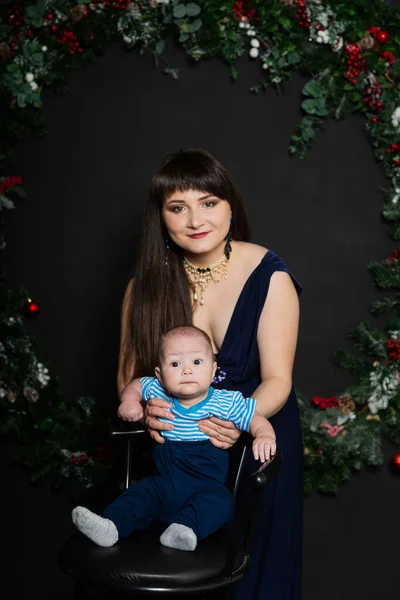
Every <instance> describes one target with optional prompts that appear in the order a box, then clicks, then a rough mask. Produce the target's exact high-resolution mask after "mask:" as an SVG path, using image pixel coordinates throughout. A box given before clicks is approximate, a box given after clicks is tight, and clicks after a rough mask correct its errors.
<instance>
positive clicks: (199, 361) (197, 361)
mask: <svg viewBox="0 0 400 600" xmlns="http://www.w3.org/2000/svg"><path fill="white" fill-rule="evenodd" d="M193 362H194V364H195V365H201V359H200V358H195V359H194V361H193Z"/></svg>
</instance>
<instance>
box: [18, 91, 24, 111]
mask: <svg viewBox="0 0 400 600" xmlns="http://www.w3.org/2000/svg"><path fill="white" fill-rule="evenodd" d="M17 104H18V106H19V107H20V108H25V106H26V95H25V94H22V93H20V94H17Z"/></svg>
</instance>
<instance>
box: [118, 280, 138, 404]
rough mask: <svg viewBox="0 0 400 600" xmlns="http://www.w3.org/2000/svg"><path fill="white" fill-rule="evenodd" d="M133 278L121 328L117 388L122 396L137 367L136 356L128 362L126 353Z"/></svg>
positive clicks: (125, 301)
mask: <svg viewBox="0 0 400 600" xmlns="http://www.w3.org/2000/svg"><path fill="white" fill-rule="evenodd" d="M133 281H134V280H133V279H130V280H129V282H128V285H127V286H126V290H125V293H124V297H123V300H122V307H121V330H120V343H119V359H118V374H117V390H118V397H119V398H121V396H122V392H123V391H124V389H125V387H126V386H127V385H128V383H129V382H130V381H131V380H132V377H133V373H134V368H135V357H134V356H132V360H131V361H130V362H129V364H127V360H126V353H127V348H128V340H129V335H128V334H129V328H130V327H131V322H130V321H131V302H132V288H133Z"/></svg>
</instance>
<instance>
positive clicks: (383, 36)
mask: <svg viewBox="0 0 400 600" xmlns="http://www.w3.org/2000/svg"><path fill="white" fill-rule="evenodd" d="M376 39H377V40H378V42H379V43H380V44H384V43H385V42H387V41H388V39H389V34H388V32H387V31H385V30H384V29H381V30H380V31H378V33H377V34H376Z"/></svg>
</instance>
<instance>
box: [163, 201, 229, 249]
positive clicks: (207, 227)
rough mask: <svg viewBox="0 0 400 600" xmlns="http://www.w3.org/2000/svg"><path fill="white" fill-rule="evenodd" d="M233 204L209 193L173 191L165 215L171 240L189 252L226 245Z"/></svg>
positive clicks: (166, 204)
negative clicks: (231, 205)
mask: <svg viewBox="0 0 400 600" xmlns="http://www.w3.org/2000/svg"><path fill="white" fill-rule="evenodd" d="M231 214H232V212H231V207H230V205H229V202H228V201H227V200H221V198H217V197H216V196H213V194H210V193H208V192H200V191H198V190H187V191H185V192H174V193H173V194H171V196H168V198H166V199H165V201H164V205H163V208H162V216H163V219H164V223H165V227H166V229H167V231H168V234H169V236H170V238H171V240H172V241H173V242H174V243H175V244H177V245H178V246H180V247H181V248H182V249H183V250H184V251H185V252H186V253H187V254H205V253H209V252H213V251H214V250H217V249H218V248H219V247H221V248H222V247H223V246H224V245H225V238H226V236H227V233H228V231H229V224H230V219H231Z"/></svg>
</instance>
